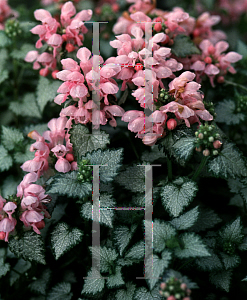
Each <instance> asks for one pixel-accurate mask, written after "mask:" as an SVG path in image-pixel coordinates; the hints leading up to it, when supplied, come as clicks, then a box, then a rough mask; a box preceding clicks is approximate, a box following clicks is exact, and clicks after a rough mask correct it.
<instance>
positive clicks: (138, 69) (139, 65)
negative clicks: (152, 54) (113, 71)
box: [135, 63, 143, 71]
mask: <svg viewBox="0 0 247 300" xmlns="http://www.w3.org/2000/svg"><path fill="white" fill-rule="evenodd" d="M142 69H143V65H142V64H141V63H137V64H136V65H135V70H136V71H141V70H142Z"/></svg>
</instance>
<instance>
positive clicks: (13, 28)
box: [4, 19, 22, 38]
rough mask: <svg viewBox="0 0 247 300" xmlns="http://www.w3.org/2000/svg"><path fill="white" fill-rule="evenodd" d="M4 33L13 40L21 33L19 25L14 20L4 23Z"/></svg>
mask: <svg viewBox="0 0 247 300" xmlns="http://www.w3.org/2000/svg"><path fill="white" fill-rule="evenodd" d="M4 30H5V33H6V34H7V36H8V37H10V38H15V37H16V36H18V35H20V34H21V33H22V30H21V28H20V24H19V22H18V21H17V20H15V19H8V20H7V21H6V23H5V29H4Z"/></svg>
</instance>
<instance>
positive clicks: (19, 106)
mask: <svg viewBox="0 0 247 300" xmlns="http://www.w3.org/2000/svg"><path fill="white" fill-rule="evenodd" d="M9 109H10V110H12V111H13V112H14V113H15V114H16V115H17V116H22V117H32V118H39V119H40V118H41V114H40V111H39V107H38V105H37V102H36V99H35V95H34V94H32V93H28V94H25V96H24V97H23V101H22V102H21V103H20V102H19V101H18V102H16V101H13V102H11V103H10V105H9Z"/></svg>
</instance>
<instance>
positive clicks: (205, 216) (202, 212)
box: [189, 208, 222, 232]
mask: <svg viewBox="0 0 247 300" xmlns="http://www.w3.org/2000/svg"><path fill="white" fill-rule="evenodd" d="M221 221H222V220H221V219H220V218H219V217H218V216H217V214H216V213H215V212H214V211H213V210H211V209H209V208H206V209H199V217H198V219H197V221H196V222H195V224H194V225H193V226H192V227H191V228H190V229H189V230H190V231H194V232H199V231H203V230H206V229H208V228H213V227H214V226H215V225H216V224H218V223H220V222H221Z"/></svg>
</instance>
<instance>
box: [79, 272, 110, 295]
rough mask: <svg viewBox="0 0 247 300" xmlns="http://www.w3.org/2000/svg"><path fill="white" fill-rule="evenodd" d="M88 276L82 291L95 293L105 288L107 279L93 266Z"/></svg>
mask: <svg viewBox="0 0 247 300" xmlns="http://www.w3.org/2000/svg"><path fill="white" fill-rule="evenodd" d="M87 277H88V278H87V279H86V280H85V282H84V286H83V290H82V292H81V293H85V294H93V295H95V294H97V293H98V292H101V291H102V290H103V288H104V286H105V279H104V278H103V277H102V276H101V275H100V273H99V272H98V271H97V270H96V269H94V268H92V269H91V270H90V271H89V272H88V275H87Z"/></svg>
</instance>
